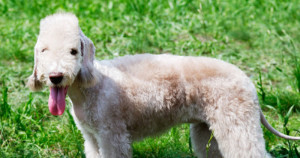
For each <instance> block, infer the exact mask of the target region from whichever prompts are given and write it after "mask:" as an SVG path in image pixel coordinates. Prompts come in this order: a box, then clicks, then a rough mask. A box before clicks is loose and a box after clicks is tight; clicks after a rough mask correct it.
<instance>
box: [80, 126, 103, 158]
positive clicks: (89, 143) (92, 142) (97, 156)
mask: <svg viewBox="0 0 300 158" xmlns="http://www.w3.org/2000/svg"><path fill="white" fill-rule="evenodd" d="M81 132H82V134H83V137H84V153H85V156H86V158H102V157H103V156H102V155H101V152H100V150H99V146H98V143H97V140H96V138H95V137H94V136H93V134H91V133H89V132H87V131H81Z"/></svg>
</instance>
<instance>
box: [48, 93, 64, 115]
mask: <svg viewBox="0 0 300 158" xmlns="http://www.w3.org/2000/svg"><path fill="white" fill-rule="evenodd" d="M67 90H68V87H65V88H63V87H51V88H50V96H49V100H48V106H49V110H50V112H51V114H52V115H62V114H63V113H64V111H65V107H66V101H65V98H66V94H67Z"/></svg>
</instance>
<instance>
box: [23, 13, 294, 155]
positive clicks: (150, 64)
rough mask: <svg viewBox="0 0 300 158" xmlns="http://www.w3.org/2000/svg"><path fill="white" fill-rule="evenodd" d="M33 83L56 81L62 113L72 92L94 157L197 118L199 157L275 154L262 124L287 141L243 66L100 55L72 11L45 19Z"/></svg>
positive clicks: (55, 108) (125, 149) (57, 109)
mask: <svg viewBox="0 0 300 158" xmlns="http://www.w3.org/2000/svg"><path fill="white" fill-rule="evenodd" d="M34 50H35V55H34V57H35V59H34V61H35V64H34V70H33V74H32V75H31V76H30V77H29V80H28V86H29V87H30V88H31V89H32V90H34V91H37V90H40V89H41V88H42V87H43V86H44V85H47V86H49V87H50V96H49V101H48V106H49V110H50V112H51V114H53V115H62V114H63V113H64V110H65V104H66V103H65V97H66V95H67V94H68V96H69V97H70V98H71V101H72V104H73V106H72V115H73V118H74V120H75V122H76V124H77V127H78V128H79V129H80V131H81V133H82V135H83V137H84V140H85V142H84V146H85V154H86V156H87V157H88V158H90V157H91V158H94V157H103V158H121V157H122V158H129V157H132V147H131V144H132V142H133V141H138V140H142V139H143V138H145V137H149V136H157V135H159V134H161V133H163V132H165V131H166V130H168V129H170V128H171V127H173V126H175V125H178V124H182V123H190V124H191V126H190V131H191V140H192V146H193V148H194V152H195V154H196V155H197V157H200V158H202V157H206V144H207V142H208V139H209V138H210V135H211V133H212V131H213V135H214V138H213V139H212V141H211V147H210V150H209V153H208V156H209V157H214V158H215V157H225V158H241V157H243V158H246V157H249V158H263V157H271V156H270V155H269V154H268V153H267V151H266V149H265V141H264V139H263V132H262V128H261V126H260V123H262V124H263V125H265V126H266V127H267V128H268V129H269V130H270V131H271V132H273V133H274V134H276V135H278V136H280V137H283V138H285V139H293V140H299V137H292V136H287V135H284V134H282V133H280V132H278V131H276V130H275V129H274V128H272V127H271V126H270V125H269V123H268V122H267V121H266V119H265V117H264V116H263V114H262V112H261V109H260V106H259V103H258V98H257V94H256V90H255V86H254V85H253V83H252V82H251V80H250V79H249V78H248V77H247V76H246V74H245V73H244V72H242V71H241V70H240V69H238V68H237V67H236V66H234V65H232V64H229V63H227V62H224V61H221V60H218V59H213V58H208V57H183V56H175V55H167V54H162V55H151V54H143V55H133V56H124V57H120V58H116V59H114V60H103V61H98V60H95V59H94V55H95V47H94V45H93V42H92V41H91V40H90V39H89V38H87V37H86V36H85V35H84V34H83V32H82V31H81V29H80V27H79V24H78V19H77V17H76V16H75V15H73V14H71V13H57V14H54V15H50V16H48V17H46V18H44V19H42V20H41V22H40V32H39V36H38V40H37V43H36V45H35V49H34Z"/></svg>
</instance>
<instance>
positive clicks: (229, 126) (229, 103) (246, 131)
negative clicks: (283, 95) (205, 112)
mask: <svg viewBox="0 0 300 158" xmlns="http://www.w3.org/2000/svg"><path fill="white" fill-rule="evenodd" d="M218 103H221V104H222V105H219V106H218V107H219V108H218V109H216V110H215V111H214V113H211V114H209V115H210V116H209V118H210V119H209V124H210V129H212V130H213V131H214V136H215V138H216V140H217V142H218V146H219V149H220V151H221V153H222V156H223V157H224V158H241V157H248V158H258V157H259V158H266V157H270V155H269V154H268V153H267V151H266V149H265V141H264V139H263V132H262V129H261V126H260V115H259V107H256V106H255V105H254V104H253V101H251V100H250V101H249V100H244V99H242V98H240V99H233V100H228V99H226V100H223V101H218Z"/></svg>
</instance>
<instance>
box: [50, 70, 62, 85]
mask: <svg viewBox="0 0 300 158" xmlns="http://www.w3.org/2000/svg"><path fill="white" fill-rule="evenodd" d="M49 78H50V81H51V82H52V83H53V84H59V83H60V82H61V81H62V79H63V78H64V76H63V74H62V73H61V72H52V73H50V75H49Z"/></svg>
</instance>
